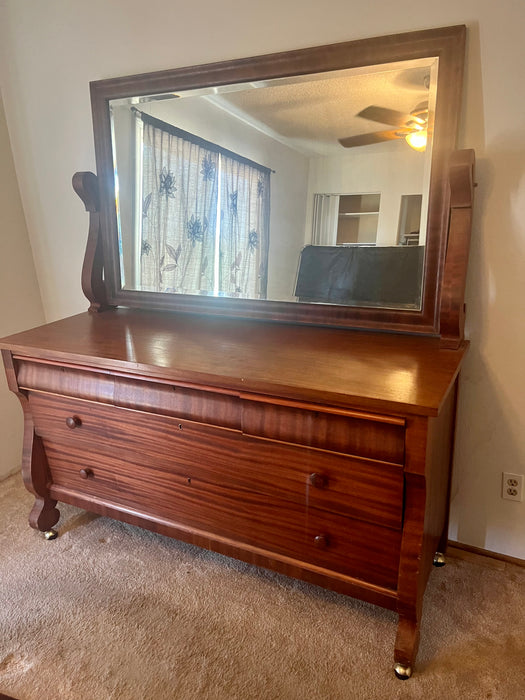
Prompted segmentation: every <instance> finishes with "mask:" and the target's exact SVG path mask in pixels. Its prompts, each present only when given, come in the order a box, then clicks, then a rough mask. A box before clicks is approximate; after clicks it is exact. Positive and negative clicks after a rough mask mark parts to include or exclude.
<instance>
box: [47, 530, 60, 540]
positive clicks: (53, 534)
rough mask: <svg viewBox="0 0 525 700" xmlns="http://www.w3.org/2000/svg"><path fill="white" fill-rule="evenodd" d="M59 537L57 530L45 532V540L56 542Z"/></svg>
mask: <svg viewBox="0 0 525 700" xmlns="http://www.w3.org/2000/svg"><path fill="white" fill-rule="evenodd" d="M57 537H58V532H57V531H56V530H46V531H45V532H44V539H46V540H56V538H57Z"/></svg>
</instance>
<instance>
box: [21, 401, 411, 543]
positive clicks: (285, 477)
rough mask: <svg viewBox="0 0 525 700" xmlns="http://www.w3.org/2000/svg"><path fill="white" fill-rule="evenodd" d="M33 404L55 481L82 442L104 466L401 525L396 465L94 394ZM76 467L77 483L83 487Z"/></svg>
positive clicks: (82, 449) (400, 492) (400, 481)
mask: <svg viewBox="0 0 525 700" xmlns="http://www.w3.org/2000/svg"><path fill="white" fill-rule="evenodd" d="M30 405H31V408H32V413H33V418H34V423H35V430H36V432H37V433H38V434H39V435H40V436H41V437H43V438H44V444H45V446H46V449H47V452H48V457H49V462H50V468H51V473H52V478H53V480H54V481H55V482H56V483H59V481H57V480H60V479H61V478H62V477H63V474H62V473H60V472H59V471H57V469H56V461H55V460H54V459H53V458H52V455H58V454H59V453H60V452H67V451H68V450H69V451H70V450H72V449H73V448H77V449H78V451H79V453H80V454H83V453H89V455H90V460H91V461H92V462H95V463H98V464H101V465H103V464H108V463H109V462H108V460H114V459H115V458H118V462H119V464H120V465H121V466H120V469H119V471H121V472H123V471H125V470H126V469H133V468H135V467H136V468H142V469H146V470H152V471H154V472H158V473H160V474H161V475H162V474H169V475H170V478H171V477H173V478H175V477H176V478H177V479H180V480H182V481H188V480H190V481H193V482H196V481H198V482H199V483H208V484H217V485H220V486H224V487H226V486H227V487H229V488H232V489H238V490H241V491H251V492H255V493H259V494H261V495H264V496H267V497H269V498H278V499H279V500H282V501H289V502H291V503H296V504H298V505H301V506H305V505H307V506H309V507H311V508H317V509H319V510H325V511H329V512H333V513H337V514H339V515H344V516H349V517H353V518H358V519H362V520H365V521H368V522H371V523H376V524H378V525H383V526H386V527H390V528H394V529H398V530H399V529H400V528H401V525H402V503H403V473H402V469H401V468H400V467H398V466H395V465H392V464H388V463H382V462H378V461H374V460H367V459H361V458H356V457H350V456H346V455H341V454H337V453H331V452H328V451H326V450H320V449H313V448H307V447H301V446H296V445H289V444H284V443H280V442H276V441H272V440H268V439H261V438H255V437H251V436H246V435H243V434H242V433H241V432H240V431H235V430H227V429H220V428H215V427H212V426H208V425H203V424H199V423H195V422H192V421H187V420H183V419H181V420H179V419H175V418H173V417H169V416H160V415H156V414H149V413H146V412H143V411H134V410H129V409H124V408H118V407H114V406H108V405H103V404H98V403H94V402H90V401H81V400H76V399H70V398H65V397H56V396H50V395H46V394H38V393H35V394H31V395H30ZM68 423H69V425H70V426H72V428H70V427H68ZM51 448H54V451H52V450H51ZM79 469H80V468H79ZM79 469H77V476H75V483H76V486H77V488H81V487H83V485H82V483H81V481H82V480H81V479H80V477H79V476H78V471H79ZM106 471H108V470H106ZM68 478H73V476H72V475H71V477H68ZM106 478H107V479H111V478H112V475H111V470H109V471H108V473H107V475H106ZM67 485H68V486H71V485H72V484H71V481H68V484H67Z"/></svg>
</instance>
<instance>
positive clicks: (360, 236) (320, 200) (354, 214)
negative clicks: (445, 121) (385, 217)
mask: <svg viewBox="0 0 525 700" xmlns="http://www.w3.org/2000/svg"><path fill="white" fill-rule="evenodd" d="M380 200H381V195H380V194H377V193H373V194H341V195H339V194H316V195H315V196H314V217H313V232H312V243H313V244H314V245H345V244H351V243H353V244H356V243H363V244H368V245H370V244H375V242H376V238H377V225H378V220H379V204H380Z"/></svg>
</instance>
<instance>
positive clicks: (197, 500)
mask: <svg viewBox="0 0 525 700" xmlns="http://www.w3.org/2000/svg"><path fill="white" fill-rule="evenodd" d="M44 444H45V449H46V454H47V457H48V462H49V467H50V471H51V476H52V483H53V485H56V486H57V487H59V489H60V487H63V488H65V489H70V490H73V491H75V492H76V493H79V494H83V495H85V496H93V497H96V498H101V499H103V500H106V501H109V502H111V503H114V504H116V505H120V506H125V507H126V506H127V507H131V508H135V509H137V510H139V511H140V512H141V513H143V514H145V515H151V516H157V517H162V518H166V519H168V520H170V521H172V522H173V523H175V524H177V525H180V526H183V527H186V528H189V529H195V530H199V531H201V532H204V533H207V534H208V535H209V536H210V537H211V538H213V535H214V534H215V535H218V536H222V537H227V538H229V539H232V540H234V541H235V542H238V543H245V544H248V545H252V546H255V547H259V548H261V549H264V550H266V551H267V552H275V553H279V554H283V555H286V556H289V557H292V558H294V559H297V560H299V561H303V562H307V563H310V564H314V565H316V566H320V567H323V568H326V569H330V570H332V571H337V572H339V573H342V574H346V575H348V576H352V577H355V578H359V579H362V580H366V581H369V582H371V583H374V584H377V585H380V586H384V587H386V588H390V589H395V588H396V587H397V570H398V561H399V549H400V540H401V533H400V531H398V530H393V529H390V528H384V527H381V526H379V525H374V524H371V523H366V522H363V521H359V520H355V519H352V518H348V517H345V516H341V515H336V514H332V513H329V512H325V511H321V510H317V509H315V508H307V507H305V506H302V505H301V504H297V503H291V502H288V501H282V500H279V499H278V498H269V497H268V496H266V495H264V494H260V493H256V492H254V491H251V490H249V489H242V488H238V487H231V486H228V485H225V484H224V483H221V484H214V483H210V482H208V481H201V480H200V479H199V478H195V477H184V476H183V475H181V474H176V473H174V472H171V471H168V470H162V469H160V468H159V469H154V468H146V467H142V466H140V465H132V464H130V463H129V462H128V461H126V460H125V459H123V458H119V457H107V456H106V457H105V458H104V461H103V462H97V461H94V460H92V459H90V455H89V453H88V452H86V450H83V449H81V448H79V447H77V446H75V445H61V444H57V443H56V442H55V441H53V440H45V441H44ZM52 493H53V494H54V495H55V496H57V497H58V499H59V500H60V491H59V490H58V492H57V493H55V492H54V490H53V489H52Z"/></svg>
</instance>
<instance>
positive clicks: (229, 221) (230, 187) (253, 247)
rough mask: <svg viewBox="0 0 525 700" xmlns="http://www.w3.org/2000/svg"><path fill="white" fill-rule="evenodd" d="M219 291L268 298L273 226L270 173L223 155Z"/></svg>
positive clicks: (238, 295) (228, 294)
mask: <svg viewBox="0 0 525 700" xmlns="http://www.w3.org/2000/svg"><path fill="white" fill-rule="evenodd" d="M221 205H222V206H221V237H220V257H219V260H220V263H219V290H220V293H221V294H224V295H225V296H235V297H244V298H248V299H265V298H266V286H267V276H268V244H269V229H270V226H269V224H270V172H269V171H268V170H266V169H265V170H262V169H260V168H257V167H254V166H252V165H251V164H249V163H247V162H244V161H242V160H237V159H235V158H231V157H227V156H224V155H222V156H221Z"/></svg>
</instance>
